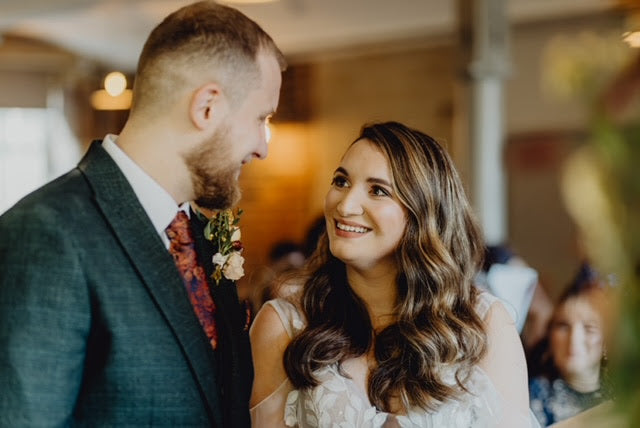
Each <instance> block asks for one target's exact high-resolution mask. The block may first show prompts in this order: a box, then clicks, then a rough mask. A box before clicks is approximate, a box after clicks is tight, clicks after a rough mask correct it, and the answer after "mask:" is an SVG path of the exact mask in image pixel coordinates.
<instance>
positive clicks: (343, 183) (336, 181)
mask: <svg viewBox="0 0 640 428" xmlns="http://www.w3.org/2000/svg"><path fill="white" fill-rule="evenodd" d="M347 184H348V183H347V179H346V178H345V177H343V176H341V175H336V176H335V177H333V179H332V180H331V185H332V186H335V187H347Z"/></svg>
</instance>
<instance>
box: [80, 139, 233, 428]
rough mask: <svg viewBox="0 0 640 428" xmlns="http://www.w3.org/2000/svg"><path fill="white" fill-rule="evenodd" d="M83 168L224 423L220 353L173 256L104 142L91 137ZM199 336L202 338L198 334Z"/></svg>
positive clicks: (212, 411) (213, 413)
mask: <svg viewBox="0 0 640 428" xmlns="http://www.w3.org/2000/svg"><path fill="white" fill-rule="evenodd" d="M79 168H80V170H81V171H82V172H83V173H84V175H85V176H86V178H87V180H88V182H89V183H90V185H91V187H92V188H93V190H94V197H95V201H96V203H97V205H98V206H99V207H100V209H101V210H102V212H103V213H104V216H105V219H106V221H107V222H108V223H109V224H110V225H111V227H112V229H113V232H114V234H115V235H116V237H117V239H118V240H119V241H120V243H121V244H122V247H123V248H124V251H125V252H126V253H127V255H128V257H129V259H130V260H131V263H132V265H133V266H134V267H135V269H136V271H137V272H138V274H139V276H140V278H141V280H142V283H143V284H144V286H145V287H146V288H147V289H148V291H149V293H150V294H151V296H152V298H153V300H154V301H155V303H156V305H157V306H158V308H159V310H160V311H161V312H162V313H163V315H164V317H165V318H166V320H167V323H168V324H169V326H170V328H171V329H172V331H173V333H174V335H175V336H176V338H177V340H178V343H179V344H180V346H181V347H182V349H183V352H184V355H185V358H186V360H187V361H188V363H189V365H190V367H191V370H192V372H193V373H194V377H195V379H196V381H197V382H198V384H199V387H200V391H201V394H203V396H204V398H205V401H206V403H207V404H208V408H209V412H210V416H211V419H212V421H214V422H215V425H216V426H223V425H222V420H221V408H220V397H219V393H218V388H217V373H216V370H215V366H216V359H215V354H214V352H213V350H212V349H211V347H210V345H209V343H208V341H207V340H206V337H205V335H204V333H203V331H202V328H201V327H200V324H199V323H198V320H197V318H196V316H195V314H194V312H193V308H192V307H191V304H190V302H189V300H188V297H187V295H186V291H185V290H184V285H183V282H182V279H181V277H180V274H179V272H178V270H177V269H176V267H175V265H174V262H173V259H172V258H171V256H170V255H169V253H168V251H166V249H165V247H164V245H163V243H162V240H161V239H160V237H159V236H158V235H157V233H156V232H155V229H154V228H153V225H152V223H151V221H150V220H149V218H148V216H147V214H146V213H145V211H144V209H143V208H142V206H141V205H140V203H139V202H138V200H137V198H136V196H135V193H134V192H133V190H132V189H131V187H130V185H129V183H128V181H127V180H126V178H125V177H124V175H123V174H122V173H121V172H120V170H119V168H118V167H117V165H116V164H115V162H113V160H112V159H111V157H110V156H109V155H108V154H107V153H106V152H105V151H104V149H103V148H102V146H101V144H100V143H99V142H93V143H92V145H91V147H90V148H89V151H88V152H87V154H86V155H85V157H84V158H83V159H82V160H81V161H80V164H79ZM197 337H202V340H194V338H197Z"/></svg>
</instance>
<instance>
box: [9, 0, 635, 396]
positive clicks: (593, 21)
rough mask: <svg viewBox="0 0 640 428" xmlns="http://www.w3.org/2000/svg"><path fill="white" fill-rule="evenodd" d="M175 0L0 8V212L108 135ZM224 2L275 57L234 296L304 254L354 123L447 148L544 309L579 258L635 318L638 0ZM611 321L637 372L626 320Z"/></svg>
mask: <svg viewBox="0 0 640 428" xmlns="http://www.w3.org/2000/svg"><path fill="white" fill-rule="evenodd" d="M187 3H189V2H187V1H182V0H180V1H178V0H126V1H125V0H2V1H1V2H0V213H1V212H3V211H5V210H6V209H8V208H9V207H10V206H11V205H13V204H14V203H15V202H16V201H17V200H18V199H19V198H21V197H22V196H24V195H25V194H27V193H28V192H30V191H31V190H33V189H35V188H36V187H38V186H40V185H41V184H43V183H45V182H46V181H48V180H50V179H51V178H54V177H56V176H58V175H60V174H61V173H63V172H65V171H66V170H68V169H70V168H72V167H73V166H75V164H76V163H77V161H78V160H79V158H80V157H81V156H82V154H83V153H84V150H85V149H86V147H87V146H88V144H89V143H90V141H91V140H93V139H101V138H103V137H104V135H105V134H106V133H116V134H117V133H118V132H119V131H120V129H121V127H122V125H123V124H124V122H125V120H126V118H127V113H128V110H127V109H128V106H129V103H130V89H131V87H132V84H133V78H134V73H135V68H136V61H137V56H138V54H139V52H140V50H141V48H142V45H143V43H144V40H145V38H146V36H147V35H148V33H149V32H150V31H151V29H152V28H153V26H155V25H156V24H157V23H158V22H159V21H160V20H161V19H162V18H163V17H164V16H165V15H167V14H168V13H170V12H171V11H173V10H175V9H176V8H178V7H180V6H182V5H184V4H187ZM224 3H228V4H230V5H233V6H234V7H237V8H239V9H240V10H242V11H243V12H244V13H246V14H247V15H248V16H250V17H251V18H253V19H254V20H255V21H257V22H258V23H259V24H260V25H261V26H262V27H263V28H264V29H265V30H266V31H267V32H269V33H270V34H271V35H272V37H273V38H274V40H275V41H276V43H278V45H279V46H280V47H281V49H282V50H283V52H284V53H285V55H286V56H287V58H288V61H289V64H290V66H289V68H288V70H287V71H286V72H285V74H284V77H283V87H282V91H281V102H280V106H279V109H278V112H277V114H276V115H275V117H274V118H273V120H272V124H271V128H272V134H273V138H272V140H271V144H270V153H269V157H268V158H267V159H266V160H265V161H261V162H253V163H251V164H250V165H249V166H247V167H245V169H244V170H243V173H242V176H241V182H242V183H241V184H242V187H243V197H242V200H241V202H240V207H241V208H242V209H243V210H244V211H245V214H244V215H243V218H242V222H241V226H242V228H243V242H244V244H245V248H246V249H245V257H246V259H247V263H246V266H245V270H246V272H247V275H246V276H245V277H244V278H243V279H242V280H241V282H240V284H239V287H240V292H241V294H249V293H250V292H251V287H252V286H253V284H255V283H256V282H257V281H261V280H262V278H261V275H262V273H263V271H261V269H262V268H263V267H264V266H265V265H267V264H269V263H271V262H272V261H273V260H272V256H273V254H274V249H275V248H277V246H278V244H282V243H283V242H285V243H289V244H290V243H293V244H299V245H304V241H305V238H306V236H307V235H308V231H309V230H310V228H311V227H312V226H313V224H314V222H315V220H316V219H317V218H318V216H320V215H321V212H322V204H323V198H324V194H325V193H326V191H327V189H328V186H329V183H330V179H331V175H332V172H333V170H334V168H335V167H336V165H337V163H338V162H339V156H340V155H341V154H342V152H343V151H344V150H345V148H346V146H347V145H348V144H349V143H351V141H352V140H353V139H354V138H355V137H356V136H357V134H358V131H359V128H360V127H361V126H362V124H364V123H365V122H370V121H380V120H397V121H401V122H404V123H406V124H408V125H410V126H412V127H415V128H418V129H420V130H423V131H425V132H427V133H428V134H430V135H432V136H434V137H435V138H436V139H438V140H439V141H440V142H441V143H442V144H443V145H444V146H446V147H447V149H448V150H449V152H450V153H451V155H452V156H453V159H454V161H455V163H456V165H457V167H458V169H459V172H460V174H461V176H462V179H463V181H464V184H465V186H466V188H467V191H468V193H469V196H470V198H471V200H472V202H473V205H474V207H475V209H476V211H477V214H478V217H479V218H480V221H481V223H482V226H483V228H484V231H485V235H486V239H487V242H488V243H489V244H491V245H498V244H507V245H508V246H509V247H510V248H511V250H513V251H514V252H515V253H516V254H518V255H519V256H520V257H521V258H522V259H524V260H525V261H526V263H527V264H528V265H529V266H531V267H532V268H533V269H535V270H536V271H537V273H538V278H539V282H540V286H541V287H542V288H543V289H544V291H545V292H546V294H547V295H548V296H549V297H550V299H551V300H555V299H557V298H558V296H559V294H560V293H561V292H562V290H563V289H564V288H565V287H566V286H567V284H569V282H570V281H571V279H572V277H573V275H574V274H575V272H576V269H577V268H578V267H579V266H580V264H581V263H582V262H584V261H585V260H589V261H590V262H593V263H594V264H595V265H596V266H597V267H598V268H599V269H600V270H601V271H603V272H607V273H609V272H612V273H615V276H616V280H615V281H613V282H618V283H623V284H629V285H630V287H628V288H627V289H626V291H625V299H623V300H624V302H623V307H624V306H625V305H626V306H628V308H627V309H629V312H628V313H635V312H633V311H634V310H637V309H638V304H637V302H638V301H639V300H640V299H638V292H637V284H638V274H639V272H640V263H639V262H638V260H640V259H639V257H638V254H639V253H640V250H639V247H640V239H638V238H639V234H638V225H637V223H638V221H637V219H638V218H640V213H638V211H639V208H640V207H639V205H640V180H639V179H638V173H637V171H636V169H637V165H638V161H640V156H639V155H640V148H639V146H640V132H639V131H638V130H639V129H640V127H639V126H638V123H639V118H640V115H639V114H638V113H639V112H640V109H639V108H638V107H639V105H640V103H639V102H638V99H639V98H640V97H639V96H638V95H639V91H638V88H639V87H640V60H639V58H640V56H639V53H640V50H638V49H637V48H638V47H639V46H640V14H639V13H638V11H639V6H640V5H639V2H638V1H637V0H536V1H531V0H457V1H454V0H394V1H389V0H271V1H267V0H262V1H256V0H254V1H251V0H243V1H240V0H236V1H231V0H227V1H224ZM113 72H117V73H116V74H113ZM107 76H109V79H106V80H105V78H106V77H107ZM634 305H636V306H634ZM627 321H628V322H627V323H626V324H625V323H622V324H621V326H622V327H621V329H620V331H619V333H620V334H619V335H620V336H621V337H623V338H626V339H627V342H625V343H626V346H627V347H628V348H630V349H629V350H628V352H627V355H629V356H630V358H628V359H627V360H626V361H625V362H623V363H624V364H627V369H628V370H629V371H630V372H633V373H634V374H635V373H637V371H636V369H637V368H638V367H637V359H636V358H635V357H636V356H637V355H638V352H639V351H638V345H636V344H635V342H636V341H637V337H638V334H639V333H638V332H639V331H640V329H639V328H638V324H637V320H636V319H635V318H633V319H632V318H629V319H627ZM631 357H633V358H631ZM628 387H629V388H632V387H635V385H634V384H633V382H632V381H629V385H628ZM636 407H637V406H636Z"/></svg>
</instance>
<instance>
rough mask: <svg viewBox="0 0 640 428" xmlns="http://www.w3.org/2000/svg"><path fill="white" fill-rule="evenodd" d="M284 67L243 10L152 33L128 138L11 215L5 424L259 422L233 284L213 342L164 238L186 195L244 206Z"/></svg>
mask: <svg viewBox="0 0 640 428" xmlns="http://www.w3.org/2000/svg"><path fill="white" fill-rule="evenodd" d="M284 66H285V65H284V59H283V56H282V54H281V52H280V51H279V50H278V48H277V47H276V46H275V44H274V42H273V40H272V39H271V38H270V37H269V36H268V35H267V34H266V33H265V32H264V31H263V30H262V29H261V28H260V27H259V26H258V25H257V24H256V23H254V22H253V21H251V20H250V19H248V18H247V17H246V16H244V15H242V14H241V13H240V12H238V11H237V10H235V9H232V8H229V7H225V6H221V5H218V4H216V3H214V2H212V1H203V2H199V3H195V4H192V5H189V6H185V7H184V8H182V9H180V10H178V11H176V12H174V13H172V14H171V15H169V16H168V17H167V18H165V20H164V21H162V23H160V24H159V25H158V26H157V27H156V28H155V29H154V30H153V31H152V32H151V34H150V35H149V38H148V39H147V41H146V43H145V45H144V48H143V51H142V53H141V55H140V58H139V63H138V70H137V74H136V80H135V85H134V99H133V106H132V109H131V112H130V116H129V119H128V121H127V123H126V124H125V126H124V128H123V129H122V132H121V133H120V135H119V136H115V135H107V136H106V137H105V138H104V140H103V141H97V142H94V143H92V145H91V146H90V148H89V150H88V152H87V153H86V155H85V156H84V158H83V159H82V160H81V161H80V163H79V165H78V167H77V168H75V169H74V170H72V171H70V172H69V173H68V174H66V175H64V176H62V177H60V178H58V179H56V180H54V181H53V182H51V183H49V184H47V185H45V186H44V187H42V188H41V189H39V190H37V191H35V192H33V193H32V194H30V195H29V196H27V197H25V198H24V199H23V200H21V201H20V202H18V203H17V204H16V205H15V206H14V207H13V208H12V209H10V210H9V211H8V212H7V213H5V214H4V215H3V216H2V217H0V426H3V427H4V426H11V427H18V426H29V427H31V426H38V427H41V426H68V425H74V426H75V425H82V426H125V425H126V426H214V427H242V426H248V425H249V414H248V401H249V393H250V389H251V382H252V377H253V369H252V366H251V352H250V349H249V344H248V338H247V333H246V331H244V327H245V326H244V322H245V319H244V316H243V315H242V314H241V309H240V305H239V304H238V299H237V294H236V292H235V289H234V287H233V283H230V282H225V281H221V283H220V284H219V285H216V283H215V281H209V284H208V286H209V289H210V290H211V291H210V292H211V295H212V297H213V303H214V304H215V314H214V321H213V322H214V326H213V327H212V328H213V330H215V334H216V342H215V343H213V342H212V340H211V337H210V334H209V333H210V329H209V327H207V329H206V330H207V331H206V332H205V328H203V325H204V324H201V323H202V321H201V320H200V318H199V316H200V312H199V309H198V308H197V305H195V306H194V305H193V304H192V300H193V299H192V296H191V295H189V294H188V291H187V287H185V284H186V281H183V277H182V276H181V272H180V270H179V269H178V268H177V265H176V264H175V263H174V258H173V257H172V253H170V250H171V248H172V245H173V244H172V241H171V239H172V236H174V235H171V233H168V232H167V231H166V229H167V227H168V226H169V225H170V224H174V223H173V220H174V218H181V217H180V216H182V218H184V214H179V211H181V210H182V211H187V212H188V209H186V210H185V206H186V202H187V201H192V200H193V201H196V203H197V204H198V205H199V206H201V207H204V208H208V209H211V210H218V209H223V208H228V207H230V206H233V205H234V204H235V203H236V202H237V201H238V199H239V189H238V183H237V180H238V175H239V174H240V169H241V167H242V165H243V164H245V163H247V162H249V161H251V160H252V159H253V158H258V159H263V158H264V157H266V156H267V141H266V136H265V128H266V121H267V119H268V118H269V116H270V115H271V114H273V113H274V111H275V109H276V107H277V104H278V98H279V91H280V83H281V70H283V69H284ZM191 214H193V213H191ZM187 215H189V213H187ZM194 217H195V215H192V217H191V219H192V220H194ZM185 224H187V225H188V220H187V221H186V222H185ZM202 227H203V225H202V224H195V225H192V228H193V229H195V232H194V233H193V237H194V239H195V240H196V243H195V245H196V251H197V252H198V256H199V258H200V262H201V264H202V265H204V267H205V269H207V270H208V272H207V274H206V276H207V277H208V276H209V275H210V274H211V269H212V267H211V263H210V257H211V255H212V249H211V248H210V247H207V245H209V244H210V242H209V241H206V240H205V239H202V237H203V234H202ZM192 232H193V231H192ZM207 258H208V259H209V260H207ZM200 297H202V295H200ZM205 297H207V298H208V296H205ZM190 299H191V300H190ZM210 300H211V299H210ZM214 348H215V349H214Z"/></svg>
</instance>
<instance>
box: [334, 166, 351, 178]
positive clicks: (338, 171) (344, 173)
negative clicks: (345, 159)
mask: <svg viewBox="0 0 640 428" xmlns="http://www.w3.org/2000/svg"><path fill="white" fill-rule="evenodd" d="M337 173H340V174H342V175H346V176H347V177H348V176H349V173H348V172H347V170H346V169H344V168H343V167H341V166H339V167H337V168H336V170H335V171H333V175H336V174H337Z"/></svg>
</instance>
